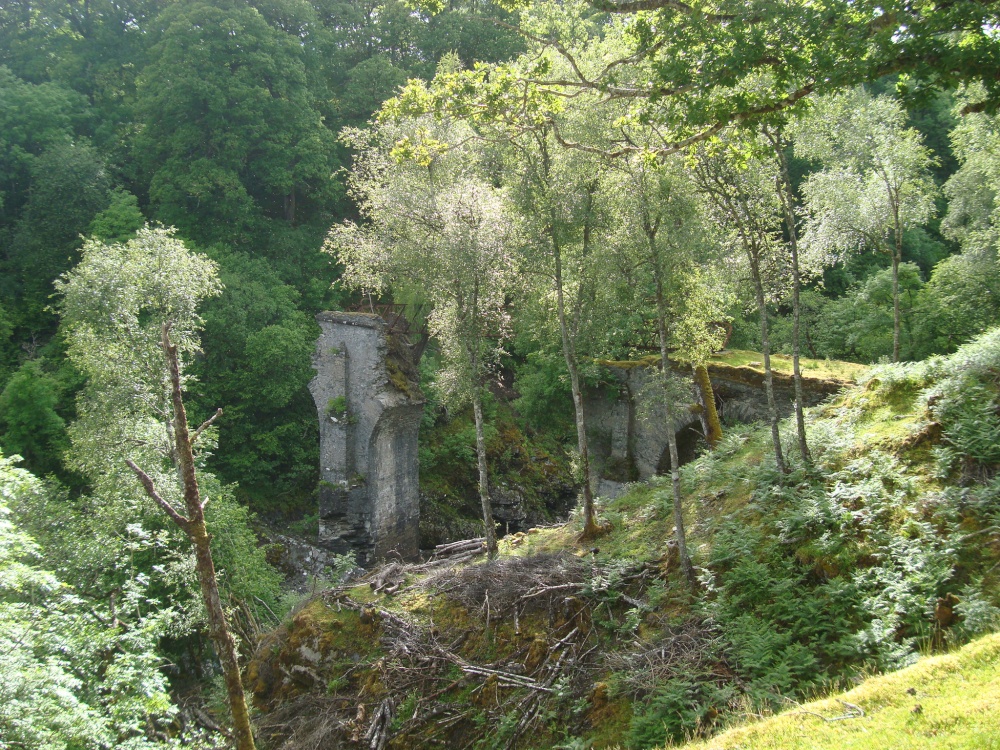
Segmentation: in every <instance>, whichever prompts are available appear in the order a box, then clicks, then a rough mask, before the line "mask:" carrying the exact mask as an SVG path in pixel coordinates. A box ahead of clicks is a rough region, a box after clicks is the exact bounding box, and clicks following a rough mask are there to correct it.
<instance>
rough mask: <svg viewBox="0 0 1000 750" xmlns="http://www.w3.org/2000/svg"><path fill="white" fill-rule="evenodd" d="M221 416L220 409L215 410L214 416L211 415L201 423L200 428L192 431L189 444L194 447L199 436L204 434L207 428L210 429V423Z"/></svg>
mask: <svg viewBox="0 0 1000 750" xmlns="http://www.w3.org/2000/svg"><path fill="white" fill-rule="evenodd" d="M221 416H222V409H216V410H215V414H213V415H212V416H211V417H209V418H208V419H206V420H205V421H204V422H202V425H201V427H199V428H198V429H197V430H195V431H194V435H192V436H191V444H192V445H194V444H195V443H196V442H198V438H199V437H200V436H201V433H202V432H204V431H205V430H206V429H208V428H209V427H211V426H212V422H214V421H215V420H216V419H218V418H219V417H221Z"/></svg>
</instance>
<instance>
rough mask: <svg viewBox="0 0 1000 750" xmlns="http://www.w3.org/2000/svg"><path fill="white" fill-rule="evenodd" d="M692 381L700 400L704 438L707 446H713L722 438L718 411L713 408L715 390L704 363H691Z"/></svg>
mask: <svg viewBox="0 0 1000 750" xmlns="http://www.w3.org/2000/svg"><path fill="white" fill-rule="evenodd" d="M691 370H692V372H693V373H694V382H695V386H696V388H697V390H698V398H699V399H700V400H701V412H702V425H703V426H704V429H705V440H706V441H707V442H708V447H709V448H714V447H715V446H716V445H718V444H719V441H720V440H722V421H721V420H720V419H719V411H718V409H716V408H715V392H714V391H713V390H712V379H711V378H710V377H709V376H708V368H707V367H705V365H692V367H691Z"/></svg>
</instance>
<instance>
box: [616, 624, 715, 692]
mask: <svg viewBox="0 0 1000 750" xmlns="http://www.w3.org/2000/svg"><path fill="white" fill-rule="evenodd" d="M723 645H724V641H723V638H722V636H721V635H720V634H719V632H718V631H717V630H716V628H715V627H714V626H713V624H712V623H711V621H708V620H699V619H692V620H687V621H686V622H683V623H681V624H679V625H674V626H671V627H668V628H666V630H664V631H663V632H662V634H661V635H660V637H659V638H658V639H657V640H656V641H655V642H653V643H648V644H644V645H642V646H641V647H638V648H632V649H629V650H623V651H610V652H608V653H607V655H606V656H605V658H604V664H605V665H606V666H607V667H608V669H609V670H610V671H612V672H615V673H616V674H617V680H616V682H617V684H618V689H619V690H620V691H622V692H624V693H625V694H627V695H629V696H630V697H632V699H633V700H637V699H639V698H642V697H643V696H647V695H649V694H650V693H652V692H653V691H654V690H656V688H657V687H658V686H660V685H663V684H664V683H666V682H667V681H669V680H670V679H671V678H673V677H677V676H678V675H696V674H711V673H713V672H720V677H724V676H725V674H724V673H728V670H727V669H725V667H724V663H723V661H722V654H723Z"/></svg>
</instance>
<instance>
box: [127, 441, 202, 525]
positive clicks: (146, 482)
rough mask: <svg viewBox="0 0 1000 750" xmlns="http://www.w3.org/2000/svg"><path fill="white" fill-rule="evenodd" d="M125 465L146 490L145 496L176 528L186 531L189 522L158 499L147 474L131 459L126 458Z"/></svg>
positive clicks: (162, 500) (161, 499)
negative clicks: (171, 520) (152, 501)
mask: <svg viewBox="0 0 1000 750" xmlns="http://www.w3.org/2000/svg"><path fill="white" fill-rule="evenodd" d="M125 463H126V464H128V467H129V468H130V469H131V470H132V471H134V472H135V475H136V476H137V477H139V481H140V482H141V483H142V486H143V488H144V489H145V490H146V494H147V495H149V496H150V497H151V498H152V499H153V500H154V501H155V502H156V504H157V505H159V506H160V507H161V508H163V512H164V513H166V514H167V515H168V516H170V518H171V519H173V521H174V523H176V524H177V525H178V526H180V527H181V528H182V529H184V531H187V530H188V527H189V526H190V525H191V522H190V521H189V520H188V519H187V518H185V517H184V516H182V515H181V514H180V513H178V512H177V511H176V510H175V509H174V506H172V505H171V504H170V503H168V502H167V501H166V500H164V499H163V498H162V497H160V493H159V492H157V491H156V485H154V484H153V480H152V479H150V478H149V474H147V473H146V472H144V471H143V470H142V469H140V468H139V467H138V466H136V465H135V462H134V461H133V460H132V459H131V458H126V459H125Z"/></svg>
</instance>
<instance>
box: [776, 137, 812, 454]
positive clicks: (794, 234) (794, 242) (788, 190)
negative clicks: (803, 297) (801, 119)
mask: <svg viewBox="0 0 1000 750" xmlns="http://www.w3.org/2000/svg"><path fill="white" fill-rule="evenodd" d="M764 133H765V135H766V136H767V139H768V140H769V141H770V142H771V145H772V147H773V148H774V154H775V157H776V158H777V159H778V166H779V168H780V173H779V177H778V195H779V196H780V197H781V208H782V211H783V213H784V216H785V226H786V227H787V228H788V247H789V250H790V251H791V256H792V379H793V381H794V382H795V430H796V433H797V434H798V438H799V453H800V454H801V456H802V460H803V461H804V462H805V463H806V464H810V463H811V462H812V456H811V455H810V453H809V443H808V442H807V441H806V420H805V415H804V413H803V407H804V404H803V391H802V370H801V368H800V367H799V326H800V321H801V312H802V306H801V304H800V302H799V295H800V293H801V290H802V275H801V273H800V272H799V237H798V228H797V227H796V225H795V195H794V194H793V192H792V180H791V177H790V175H789V174H788V160H787V159H786V158H785V150H784V147H785V141H784V138H783V137H782V135H781V133H780V132H774V131H771V130H770V129H765V130H764Z"/></svg>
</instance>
